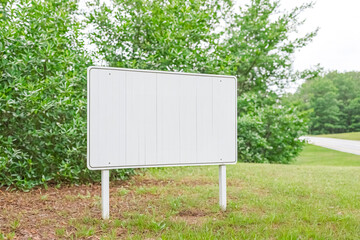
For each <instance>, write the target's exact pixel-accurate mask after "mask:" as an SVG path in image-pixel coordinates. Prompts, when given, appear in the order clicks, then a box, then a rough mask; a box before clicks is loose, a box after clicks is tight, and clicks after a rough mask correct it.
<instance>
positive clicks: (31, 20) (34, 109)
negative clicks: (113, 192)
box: [0, 0, 132, 189]
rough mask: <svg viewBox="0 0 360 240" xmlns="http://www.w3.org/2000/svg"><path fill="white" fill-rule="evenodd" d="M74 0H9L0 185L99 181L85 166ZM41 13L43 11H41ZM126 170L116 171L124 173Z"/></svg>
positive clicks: (0, 73) (83, 60)
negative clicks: (18, 0)
mask: <svg viewBox="0 0 360 240" xmlns="http://www.w3.org/2000/svg"><path fill="white" fill-rule="evenodd" d="M76 10H77V6H76V3H75V1H55V0H52V1H40V0H37V1H20V2H19V3H17V2H9V3H8V4H7V5H6V6H5V12H6V13H7V14H6V15H5V16H6V18H5V19H4V21H1V22H0V32H1V34H0V77H1V78H0V111H1V112H0V185H6V186H15V187H17V188H21V189H29V188H32V187H34V186H36V185H40V184H47V183H48V182H54V183H60V182H71V183H76V182H85V181H89V180H91V181H96V180H99V179H100V177H99V173H98V172H95V171H89V170H88V169H87V167H86V68H87V66H88V65H89V64H91V61H90V60H89V58H88V57H87V56H86V54H85V53H84V52H83V51H82V50H81V49H82V47H83V43H82V42H81V41H80V40H79V31H80V25H79V23H77V22H76V21H75V18H74V17H73V16H72V14H74V12H75V11H76ZM45 16H46V17H45ZM131 171H132V170H126V171H118V172H117V174H113V177H126V176H127V175H128V174H129V173H131Z"/></svg>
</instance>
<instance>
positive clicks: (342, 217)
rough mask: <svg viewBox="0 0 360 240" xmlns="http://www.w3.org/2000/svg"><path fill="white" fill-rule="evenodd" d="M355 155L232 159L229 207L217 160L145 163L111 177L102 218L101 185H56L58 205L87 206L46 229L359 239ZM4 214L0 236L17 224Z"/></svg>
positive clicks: (74, 234)
mask: <svg viewBox="0 0 360 240" xmlns="http://www.w3.org/2000/svg"><path fill="white" fill-rule="evenodd" d="M358 162H360V159H359V156H355V155H351V154H346V153H341V152H336V151H333V150H329V149H325V148H321V147H316V146H311V145H307V146H306V147H305V150H304V152H303V153H302V154H301V155H300V157H299V161H298V162H297V163H294V164H291V165H278V164H245V163H238V164H236V165H229V166H227V194H228V198H227V199H228V207H227V210H226V212H222V211H220V208H219V206H218V187H219V186H218V167H217V166H204V167H172V168H159V169H149V170H147V171H146V172H145V173H144V174H140V175H137V176H136V177H134V178H132V179H131V180H130V181H128V182H127V183H126V184H124V183H119V184H117V183H115V182H114V183H112V184H111V190H110V192H111V195H110V202H111V204H110V219H109V220H101V211H100V204H99V203H100V198H99V195H98V194H99V193H100V192H98V194H95V195H94V194H87V193H86V191H85V190H83V191H82V193H83V194H85V195H84V196H86V197H79V198H76V201H74V199H72V198H68V197H66V196H67V195H66V194H63V193H62V192H61V191H62V189H59V190H57V191H59V192H57V195H56V196H58V201H62V202H61V204H62V205H67V204H69V205H72V204H76V203H77V205H76V206H78V207H79V206H85V209H83V210H82V211H77V210H76V211H75V212H71V211H69V212H68V213H67V214H66V215H64V216H63V214H61V215H59V219H58V221H57V222H60V223H61V222H64V223H65V225H56V224H54V226H53V229H49V230H48V231H49V232H50V233H51V232H53V234H54V235H55V236H56V237H57V238H64V239H71V238H73V239H78V238H80V239H89V238H94V239H359V236H360V224H359V223H360V190H359V189H360V167H357V166H359V163H358ZM328 165H333V166H328ZM335 165H336V166H335ZM339 165H342V166H339ZM65 190H66V189H65ZM67 194H73V195H74V196H75V197H76V196H80V195H79V193H77V192H76V191H74V193H67ZM26 196H27V195H26V193H24V197H26ZM48 196H49V197H48V200H51V196H52V195H50V194H49V195H48ZM81 196H82V195H81ZM55 203H56V202H51V204H52V206H53V205H54V204H55ZM80 203H81V205H79V204H80ZM60 209H61V207H60ZM24 211H25V210H24ZM26 211H32V209H31V208H29V209H28V210H26ZM21 214H22V216H26V215H30V214H33V213H31V212H29V213H28V212H22V213H21ZM70 216H71V217H70ZM9 221H10V222H9V223H8V224H9V226H10V227H9V228H6V229H9V231H8V232H4V233H1V232H0V239H1V235H3V236H6V235H8V234H12V232H17V229H18V228H19V227H18V226H19V225H20V228H21V227H22V225H21V223H20V224H18V223H17V222H15V221H16V219H11V218H10V217H9ZM51 226H52V225H50V224H48V225H47V226H46V227H47V229H48V228H50V227H51ZM42 228H43V226H42V225H39V229H42ZM9 236H10V235H9ZM10 237H11V236H10Z"/></svg>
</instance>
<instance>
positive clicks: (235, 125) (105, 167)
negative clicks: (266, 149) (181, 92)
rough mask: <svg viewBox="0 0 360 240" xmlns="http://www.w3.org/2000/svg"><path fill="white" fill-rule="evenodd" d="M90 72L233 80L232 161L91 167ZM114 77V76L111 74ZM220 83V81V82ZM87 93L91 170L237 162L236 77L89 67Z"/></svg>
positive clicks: (106, 160) (90, 165)
mask: <svg viewBox="0 0 360 240" xmlns="http://www.w3.org/2000/svg"><path fill="white" fill-rule="evenodd" d="M92 70H105V71H109V74H110V73H111V72H113V71H122V72H128V73H140V74H141V73H154V74H169V75H172V76H174V75H177V76H180V77H181V76H183V77H185V78H186V77H189V76H195V77H208V78H214V79H226V80H228V79H229V80H233V84H234V85H233V88H234V96H235V99H234V103H233V105H234V108H235V109H234V119H233V123H232V124H233V127H234V129H235V131H234V133H233V134H234V136H233V139H234V142H233V144H234V146H233V149H234V153H233V156H234V159H232V161H229V160H224V161H220V160H219V161H209V162H199V163H195V162H186V163H181V162H179V163H165V164H164V163H161V164H158V163H153V164H138V165H125V166H121V165H120V166H104V167H99V166H92V163H91V158H90V156H91V154H90V151H91V141H90V138H91V129H90V125H91V124H90V122H91V121H92V120H91V112H90V108H91V100H90V99H91V96H90V94H91V89H90V88H91V83H90V82H91V80H92V79H91V71H92ZM113 75H114V74H113ZM220 81H221V80H220ZM87 91H88V104H87V107H88V114H87V122H88V125H87V139H88V141H87V167H88V168H89V169H91V170H105V169H120V168H147V167H173V166H200V165H220V164H235V163H236V162H237V141H236V139H237V131H236V127H237V99H236V96H237V80H236V77H234V76H226V75H213V74H196V73H183V72H164V71H152V70H137V69H124V68H111V67H89V68H88V86H87ZM107 162H108V159H104V163H103V165H106V164H107Z"/></svg>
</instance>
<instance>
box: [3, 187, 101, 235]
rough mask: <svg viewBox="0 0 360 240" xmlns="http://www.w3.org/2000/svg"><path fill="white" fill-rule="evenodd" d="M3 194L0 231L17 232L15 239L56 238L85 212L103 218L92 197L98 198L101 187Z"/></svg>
mask: <svg viewBox="0 0 360 240" xmlns="http://www.w3.org/2000/svg"><path fill="white" fill-rule="evenodd" d="M1 192H2V193H1V194H0V206H1V209H0V231H1V232H3V233H5V234H6V233H10V232H14V233H15V239H28V238H32V239H44V238H47V239H55V238H56V235H55V229H57V228H64V227H65V228H66V227H67V226H68V224H69V220H70V219H74V218H75V219H76V218H80V217H81V216H82V215H83V214H84V212H87V213H89V214H90V215H91V216H94V217H101V210H100V208H98V207H97V206H96V204H94V198H93V197H94V196H99V193H100V185H89V186H66V187H62V188H60V189H57V188H54V187H49V188H48V189H47V190H44V189H36V190H32V191H30V192H21V191H14V192H7V191H1Z"/></svg>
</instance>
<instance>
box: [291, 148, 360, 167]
mask: <svg viewBox="0 0 360 240" xmlns="http://www.w3.org/2000/svg"><path fill="white" fill-rule="evenodd" d="M294 164H296V165H317V166H321V165H322V166H360V155H355V154H351V153H344V152H339V151H335V150H331V149H328V148H323V147H319V146H315V145H310V144H308V145H306V146H305V148H304V150H303V151H302V153H301V154H300V156H299V157H298V158H297V161H296V162H295V163H294Z"/></svg>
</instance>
